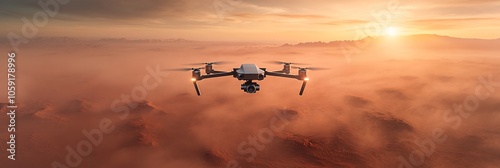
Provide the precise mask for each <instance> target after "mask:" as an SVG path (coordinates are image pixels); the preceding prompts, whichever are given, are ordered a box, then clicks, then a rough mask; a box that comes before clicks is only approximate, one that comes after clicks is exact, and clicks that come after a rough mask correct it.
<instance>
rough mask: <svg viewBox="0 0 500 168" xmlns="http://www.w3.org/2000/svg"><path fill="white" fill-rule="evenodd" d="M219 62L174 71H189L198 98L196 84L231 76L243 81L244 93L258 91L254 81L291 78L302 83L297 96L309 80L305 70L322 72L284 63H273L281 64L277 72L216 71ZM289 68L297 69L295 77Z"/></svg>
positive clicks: (253, 66) (255, 68) (253, 67)
mask: <svg viewBox="0 0 500 168" xmlns="http://www.w3.org/2000/svg"><path fill="white" fill-rule="evenodd" d="M220 63H221V62H210V63H203V64H205V67H203V68H182V69H175V70H191V71H192V78H191V81H192V82H193V84H194V87H195V90H196V93H197V94H198V96H200V95H201V93H200V89H199V88H198V85H197V83H196V82H198V81H201V80H204V79H209V78H217V77H224V76H233V77H234V78H236V79H238V80H243V81H245V82H244V83H243V84H241V90H243V91H244V92H246V93H251V94H252V93H257V91H259V90H260V85H259V84H257V83H256V82H254V81H261V80H264V79H265V78H266V77H267V76H275V77H283V78H291V79H297V80H300V81H302V87H301V89H300V92H299V95H302V94H303V93H304V89H305V87H306V84H307V82H308V81H309V78H308V77H307V70H322V68H300V67H293V66H291V64H296V63H286V62H273V63H279V64H283V65H284V66H283V69H282V70H279V71H267V70H266V68H259V67H258V66H257V65H256V64H242V65H241V66H240V67H239V68H233V70H232V71H216V70H214V67H213V65H215V64H220ZM291 68H295V69H298V73H297V75H292V74H290V70H291ZM201 69H205V74H204V75H202V74H201Z"/></svg>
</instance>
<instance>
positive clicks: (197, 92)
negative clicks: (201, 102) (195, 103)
mask: <svg viewBox="0 0 500 168" xmlns="http://www.w3.org/2000/svg"><path fill="white" fill-rule="evenodd" d="M193 84H194V89H196V94H198V96H200V95H201V94H200V89H198V84H196V81H194V82H193Z"/></svg>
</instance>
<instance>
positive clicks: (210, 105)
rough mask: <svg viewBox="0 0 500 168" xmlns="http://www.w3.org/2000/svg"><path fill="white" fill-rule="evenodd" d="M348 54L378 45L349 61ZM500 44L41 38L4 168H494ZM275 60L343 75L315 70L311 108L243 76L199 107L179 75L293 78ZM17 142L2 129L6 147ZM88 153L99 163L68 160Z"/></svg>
mask: <svg viewBox="0 0 500 168" xmlns="http://www.w3.org/2000/svg"><path fill="white" fill-rule="evenodd" d="M363 42H364V43H363ZM345 44H348V45H351V46H354V45H358V46H359V44H366V45H365V46H363V47H361V48H357V49H358V50H355V51H354V53H353V54H351V55H350V56H348V57H346V53H345V51H346V50H345V47H342V45H345ZM7 45H8V42H7V41H3V42H2V43H1V46H2V48H6V46H7ZM499 45H500V40H480V39H461V38H453V37H445V36H438V35H414V36H400V37H387V38H385V37H381V38H366V39H365V41H346V42H340V41H337V42H313V43H300V44H287V45H284V44H281V43H258V42H215V41H213V42H210V41H192V40H183V39H177V40H127V39H104V40H83V39H77V38H61V37H59V38H51V37H48V38H36V39H33V40H31V41H30V42H29V43H28V44H26V45H23V46H22V48H20V50H19V52H18V53H16V54H17V62H16V64H17V69H18V71H17V72H16V74H18V77H17V81H18V85H17V97H18V98H17V99H18V103H17V104H18V106H19V108H18V112H17V115H16V117H17V122H16V123H17V131H16V141H17V142H16V143H17V146H18V147H17V148H16V150H17V152H16V153H17V154H16V157H17V158H16V161H14V162H12V161H7V158H6V157H1V158H0V161H1V163H2V167H3V166H5V167H16V168H28V167H60V168H63V167H81V168H90V167H92V168H111V167H128V168H157V167H189V168H205V167H232V166H234V167H243V168H245V167H287V168H292V167H297V168H298V167H304V168H319V167H374V168H375V167H464V168H465V167H483V168H494V167H498V165H500V159H499V158H500V143H499V142H500V141H499V140H500V123H499V122H498V121H500V114H499V113H500V94H499V92H500V57H499V53H500V48H499V47H498V46H499ZM351 52H353V50H351ZM273 60H280V61H290V62H302V63H308V64H311V66H317V67H326V68H330V70H326V71H308V77H309V78H310V82H309V83H308V85H307V87H306V89H305V93H304V95H303V96H299V95H298V92H299V89H300V86H301V84H302V82H301V81H298V80H291V79H284V78H275V77H272V76H268V77H267V78H266V79H265V80H263V81H259V82H258V83H259V84H260V85H261V90H260V91H259V92H257V93H256V94H248V93H244V92H243V91H242V90H241V89H240V84H241V83H243V81H238V80H235V79H234V78H232V77H223V78H217V79H209V80H203V81H199V82H198V85H199V87H200V89H201V93H202V94H201V96H197V95H196V92H195V90H194V88H193V85H192V82H191V81H190V78H191V72H190V71H186V72H175V71H166V70H165V69H168V68H183V67H189V66H187V65H185V64H189V63H197V62H210V61H230V62H232V63H230V64H226V65H220V66H218V65H216V66H215V69H216V70H221V71H226V70H227V71H230V70H232V68H238V67H239V66H240V65H241V64H243V63H255V64H257V65H258V66H259V67H261V68H267V69H268V70H281V69H282V68H283V67H282V66H280V65H274V64H269V63H266V62H267V61H273ZM0 69H6V64H1V65H0ZM158 70H160V71H158ZM152 72H155V73H156V74H157V75H156V76H151V75H152ZM292 73H296V70H292ZM2 76H3V75H2ZM147 76H149V77H147ZM145 78H147V79H146V83H149V84H148V86H147V87H146V86H145V85H144V80H145ZM154 84H157V85H154ZM0 87H1V88H6V87H7V86H6V82H2V83H0ZM141 87H142V88H146V89H145V90H146V92H141V91H140V89H141ZM139 93H140V94H139ZM142 93H145V94H142ZM0 94H2V95H6V94H7V93H6V90H5V89H2V90H0ZM143 97H144V98H143ZM134 98H138V99H137V100H135V99H134ZM142 98H143V99H142ZM126 99H129V100H131V101H130V102H127V101H123V100H126ZM0 100H1V102H2V110H5V108H6V98H5V97H2V98H1V99H0ZM117 102H118V103H117ZM126 111H128V112H126ZM7 117H8V116H6V115H0V121H1V122H0V123H7V122H8V118H7ZM103 122H104V123H105V124H104V126H103V124H102V123H103ZM102 127H104V128H108V129H107V132H108V133H106V131H105V132H102V130H100V131H101V135H102V137H100V136H98V134H93V135H95V136H93V138H94V139H99V138H102V139H101V140H102V141H99V142H98V143H97V145H95V144H94V143H93V142H91V141H90V140H89V138H88V136H86V135H85V133H84V132H87V133H89V132H92V131H94V133H95V131H96V130H98V129H100V128H102ZM7 136H8V135H7V132H6V130H3V129H2V130H1V131H0V141H1V142H6V141H8V139H7ZM252 139H253V141H254V142H252ZM79 144H80V145H79ZM89 144H91V145H89ZM252 144H253V145H252ZM89 146H90V147H91V148H90V149H88V147H89ZM6 148H7V145H6V144H5V143H2V145H0V149H1V150H2V151H4V152H5V150H6ZM77 148H80V151H84V154H85V156H82V155H81V154H78V156H77V157H75V156H74V155H71V156H70V157H69V158H70V159H69V160H68V156H69V155H70V154H71V151H76V153H78V149H77ZM68 149H69V150H68ZM2 156H3V154H2ZM68 161H69V162H68Z"/></svg>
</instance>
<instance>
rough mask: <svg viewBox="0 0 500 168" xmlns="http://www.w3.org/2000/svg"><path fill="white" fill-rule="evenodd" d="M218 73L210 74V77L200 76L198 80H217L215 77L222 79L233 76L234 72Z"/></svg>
mask: <svg viewBox="0 0 500 168" xmlns="http://www.w3.org/2000/svg"><path fill="white" fill-rule="evenodd" d="M218 72H220V73H213V74H210V75H202V76H200V79H199V80H203V79H209V78H217V77H224V76H233V74H234V72H221V71H218Z"/></svg>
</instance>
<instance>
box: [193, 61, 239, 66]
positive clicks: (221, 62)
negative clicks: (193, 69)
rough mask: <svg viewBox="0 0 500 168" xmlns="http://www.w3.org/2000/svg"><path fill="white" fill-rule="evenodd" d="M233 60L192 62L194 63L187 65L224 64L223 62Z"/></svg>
mask: <svg viewBox="0 0 500 168" xmlns="http://www.w3.org/2000/svg"><path fill="white" fill-rule="evenodd" d="M230 63H231V62H227V61H216V62H202V63H192V64H186V65H223V64H230Z"/></svg>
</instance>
